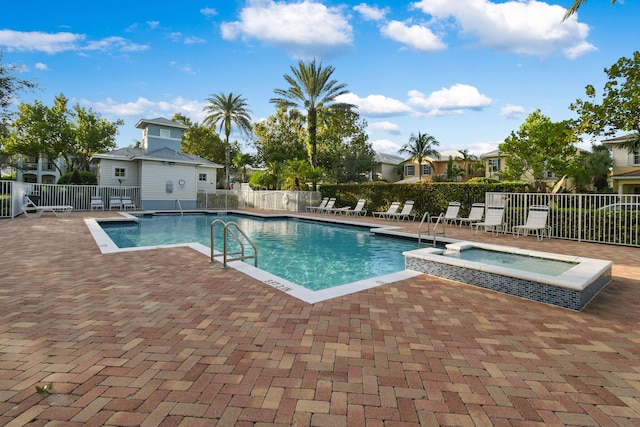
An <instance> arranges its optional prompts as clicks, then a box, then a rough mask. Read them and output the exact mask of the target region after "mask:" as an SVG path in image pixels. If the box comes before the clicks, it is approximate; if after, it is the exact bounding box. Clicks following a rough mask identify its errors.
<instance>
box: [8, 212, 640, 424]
mask: <svg viewBox="0 0 640 427" xmlns="http://www.w3.org/2000/svg"><path fill="white" fill-rule="evenodd" d="M91 215H92V214H90V213H81V212H74V213H72V215H71V216H70V217H69V218H55V217H53V216H48V215H47V216H43V217H42V218H39V219H26V218H24V217H22V216H21V217H18V218H16V219H13V220H0V247H1V249H0V251H1V254H2V256H1V257H0V283H1V285H0V425H6V426H25V425H29V426H98V425H108V426H215V425H218V426H234V425H235V426H260V425H283V426H285V425H286V426H289V425H298V426H307V425H310V426H311V425H313V426H331V427H338V426H347V425H348V426H364V425H366V426H398V427H399V426H418V425H425V426H428V425H434V426H435V425H451V426H489V425H498V426H521V425H522V426H524V425H527V426H530V425H603V426H617V425H640V322H639V321H640V310H639V309H638V307H639V304H640V280H639V278H640V267H639V266H638V264H639V263H638V261H639V260H640V250H639V249H635V248H624V247H612V246H605V245H595V244H585V243H577V242H568V241H557V240H545V241H544V242H536V241H535V238H532V237H528V238H520V239H518V240H515V239H513V238H512V237H511V236H509V235H507V236H500V237H498V238H495V237H493V236H491V235H486V234H483V233H480V234H479V235H478V236H474V235H473V234H471V233H470V232H469V231H468V228H467V229H454V228H450V229H448V230H447V236H448V237H464V238H474V239H478V240H485V241H486V240H488V241H492V242H496V243H502V244H508V245H516V244H517V246H528V247H535V248H537V249H541V250H545V251H550V252H563V253H573V254H577V255H583V256H590V257H596V258H605V259H611V260H613V261H614V262H615V266H614V270H613V273H614V280H613V282H612V283H611V284H610V285H609V286H608V287H607V288H605V289H604V290H603V291H602V292H601V293H600V294H599V295H598V296H597V297H596V298H595V300H594V301H592V302H591V304H590V305H588V306H587V308H586V309H585V310H584V311H582V312H573V311H569V310H565V309H560V308H556V307H552V306H547V305H543V304H539V303H534V302H530V301H525V300H521V299H518V298H515V297H510V296H506V295H502V294H498V293H494V292H490V291H486V290H482V289H478V288H474V287H471V286H467V285H462V284H459V283H455V282H451V281H446V280H441V279H436V278H433V277H429V276H419V277H416V278H413V279H410V280H405V281H402V282H397V283H394V284H391V285H385V286H381V287H378V288H375V289H371V290H367V291H363V292H360V293H357V294H353V295H348V296H345V297H340V298H336V299H333V300H329V301H325V302H321V303H317V304H314V305H309V304H306V303H303V302H301V301H298V300H297V299H295V298H293V297H291V296H288V295H286V294H284V293H282V292H280V291H278V290H276V289H273V288H271V287H269V286H266V285H264V284H262V283H260V282H259V281H257V280H255V279H252V278H249V277H247V276H245V275H243V274H241V273H238V272H237V271H235V270H233V269H228V270H222V269H221V268H220V264H210V263H209V262H208V259H207V257H205V256H203V255H202V254H200V253H197V252H195V251H192V250H190V249H188V248H175V249H161V250H149V251H135V252H128V253H117V254H108V255H102V254H101V253H100V251H99V249H98V247H97V245H96V243H95V242H94V240H93V238H92V237H91V235H90V233H89V231H88V230H87V227H86V225H85V223H84V221H83V218H84V217H86V216H91ZM94 215H98V216H100V215H103V216H108V215H115V214H111V213H98V214H94ZM367 221H372V220H371V219H369V218H367ZM405 225H406V226H407V227H408V229H409V230H415V229H416V227H417V226H416V224H410V225H408V224H405ZM46 384H52V390H51V391H50V393H37V392H36V388H35V387H36V386H40V387H42V386H44V385H46Z"/></svg>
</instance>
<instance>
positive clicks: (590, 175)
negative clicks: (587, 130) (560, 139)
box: [567, 145, 613, 191]
mask: <svg viewBox="0 0 640 427" xmlns="http://www.w3.org/2000/svg"><path fill="white" fill-rule="evenodd" d="M612 166H613V159H612V158H611V152H610V151H609V149H608V148H607V147H605V146H604V145H592V146H591V152H590V153H585V152H582V153H580V155H579V156H577V157H576V158H575V160H574V161H573V162H571V164H570V165H569V168H568V171H567V176H568V177H569V178H571V180H572V181H573V185H574V186H575V188H576V190H578V191H583V190H588V189H595V190H596V191H603V190H606V189H607V188H608V187H609V182H608V178H609V171H610V168H611V167H612Z"/></svg>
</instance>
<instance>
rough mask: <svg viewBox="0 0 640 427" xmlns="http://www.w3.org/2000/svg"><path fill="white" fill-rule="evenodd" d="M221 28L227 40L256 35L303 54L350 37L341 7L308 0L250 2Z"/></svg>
mask: <svg viewBox="0 0 640 427" xmlns="http://www.w3.org/2000/svg"><path fill="white" fill-rule="evenodd" d="M221 30H222V37H223V38H224V39H226V40H235V39H237V38H241V39H243V40H249V39H256V40H260V41H262V42H265V43H268V44H272V45H275V46H280V47H282V48H284V49H285V50H287V51H288V52H289V53H290V54H292V55H294V56H297V57H302V58H305V57H313V56H316V55H321V54H322V53H331V52H334V51H337V50H340V49H344V48H345V47H348V46H350V45H351V43H352V39H353V35H352V28H351V25H349V23H348V21H347V20H346V19H345V17H344V16H343V15H342V9H340V8H336V7H331V8H330V7H326V6H325V5H323V4H321V3H315V2H313V1H308V0H305V1H303V2H299V3H291V4H288V3H282V2H274V1H260V2H257V1H256V2H253V3H250V5H249V6H247V7H245V8H244V9H242V11H241V12H240V20H239V21H235V22H225V23H223V24H222V25H221Z"/></svg>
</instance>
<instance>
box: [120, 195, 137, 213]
mask: <svg viewBox="0 0 640 427" xmlns="http://www.w3.org/2000/svg"><path fill="white" fill-rule="evenodd" d="M121 202H122V209H124V210H127V209H133V210H135V209H136V204H135V203H133V200H131V197H129V196H123V197H122V199H121Z"/></svg>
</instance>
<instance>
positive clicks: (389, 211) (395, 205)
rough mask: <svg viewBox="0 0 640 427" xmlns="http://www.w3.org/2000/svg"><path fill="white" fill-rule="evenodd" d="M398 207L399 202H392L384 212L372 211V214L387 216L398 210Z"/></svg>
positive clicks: (381, 216) (380, 216)
mask: <svg viewBox="0 0 640 427" xmlns="http://www.w3.org/2000/svg"><path fill="white" fill-rule="evenodd" d="M398 209H400V202H393V203H391V206H389V209H387V211H386V212H374V213H373V216H374V217H378V218H389V217H390V216H391V215H393V214H395V213H396V212H398Z"/></svg>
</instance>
